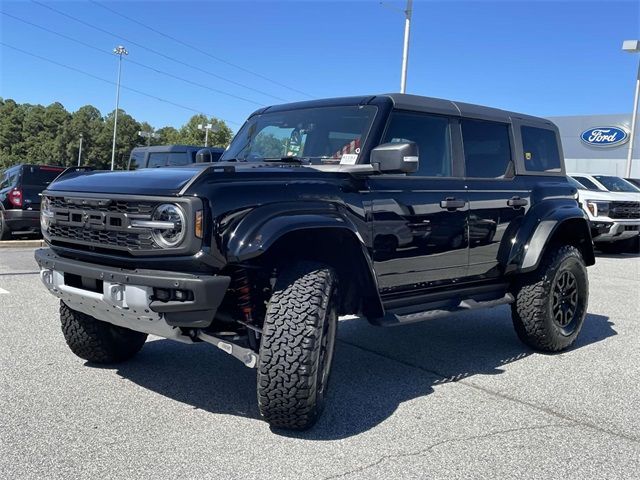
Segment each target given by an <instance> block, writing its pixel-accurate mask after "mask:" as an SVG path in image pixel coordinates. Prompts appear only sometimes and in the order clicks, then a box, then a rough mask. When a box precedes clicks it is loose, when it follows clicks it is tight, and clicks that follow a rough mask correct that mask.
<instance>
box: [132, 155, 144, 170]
mask: <svg viewBox="0 0 640 480" xmlns="http://www.w3.org/2000/svg"><path fill="white" fill-rule="evenodd" d="M143 164H144V152H141V151H137V152H136V151H132V152H131V155H130V156H129V170H136V169H138V168H142V167H143V166H144V165H143Z"/></svg>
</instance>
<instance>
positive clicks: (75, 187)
mask: <svg viewBox="0 0 640 480" xmlns="http://www.w3.org/2000/svg"><path fill="white" fill-rule="evenodd" d="M203 168H206V165H202V164H199V165H197V166H193V167H175V168H171V167H170V168H145V169H142V170H135V171H125V172H122V171H116V172H110V171H92V172H78V173H71V174H69V175H65V176H63V177H62V178H60V179H58V180H56V181H54V182H53V183H51V184H50V185H49V187H48V188H47V190H48V191H50V192H55V191H63V192H81V193H115V194H124V195H135V194H138V195H178V193H179V192H180V190H182V189H183V188H184V186H185V185H186V184H187V183H188V182H189V180H191V179H192V178H193V177H195V176H196V175H197V174H198V173H200V172H201V171H202V169H203Z"/></svg>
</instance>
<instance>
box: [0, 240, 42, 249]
mask: <svg viewBox="0 0 640 480" xmlns="http://www.w3.org/2000/svg"><path fill="white" fill-rule="evenodd" d="M43 246H44V240H4V241H2V242H0V250H2V249H4V248H34V247H43Z"/></svg>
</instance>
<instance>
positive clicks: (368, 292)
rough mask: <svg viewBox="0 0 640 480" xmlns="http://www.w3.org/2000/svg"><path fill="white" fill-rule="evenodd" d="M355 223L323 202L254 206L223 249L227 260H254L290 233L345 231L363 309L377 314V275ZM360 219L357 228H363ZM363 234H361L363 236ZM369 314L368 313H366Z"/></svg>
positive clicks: (363, 225) (231, 234)
mask: <svg viewBox="0 0 640 480" xmlns="http://www.w3.org/2000/svg"><path fill="white" fill-rule="evenodd" d="M357 223H360V222H357V220H356V221H354V220H352V219H351V218H349V216H348V215H347V214H345V213H344V209H343V208H341V207H340V206H338V205H335V204H332V203H324V202H297V203H294V202H278V203H272V204H267V205H263V206H261V207H257V208H255V209H253V210H251V211H250V212H249V213H247V214H246V215H245V216H244V217H243V218H242V219H241V220H240V221H239V222H238V223H237V224H236V225H235V226H234V228H233V229H232V231H230V232H228V233H227V234H225V237H226V238H225V241H224V247H223V251H224V253H225V256H226V261H227V263H243V262H247V261H250V260H252V259H256V258H258V257H260V256H261V255H263V254H265V253H267V252H268V251H269V249H270V248H271V247H272V246H273V245H274V244H276V242H278V240H280V239H282V238H284V237H285V236H286V235H288V234H290V233H294V232H305V231H306V232H309V234H310V235H322V234H323V233H327V234H328V233H329V232H330V231H333V232H335V231H336V230H338V231H340V232H343V233H345V234H346V235H348V236H349V237H350V238H351V239H352V240H353V244H354V246H355V245H357V246H358V247H357V251H355V252H354V255H356V257H355V260H356V262H357V265H359V269H360V270H361V271H360V272H358V273H359V274H360V275H361V278H362V280H363V287H364V288H365V295H364V297H366V298H367V301H368V303H369V305H368V308H367V310H368V311H369V312H373V313H372V315H373V316H377V315H379V314H381V312H382V300H381V298H380V294H379V291H378V281H377V276H376V273H375V270H374V267H373V261H372V259H371V256H370V254H369V251H368V248H367V245H366V240H365V238H364V237H368V235H367V234H366V231H363V232H361V231H360V230H359V229H358V227H357V225H356V224H357ZM366 228H367V226H366V223H364V221H362V222H361V229H366ZM363 235H364V237H363ZM368 316H369V315H368Z"/></svg>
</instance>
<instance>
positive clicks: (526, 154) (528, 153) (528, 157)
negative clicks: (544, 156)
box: [524, 152, 533, 160]
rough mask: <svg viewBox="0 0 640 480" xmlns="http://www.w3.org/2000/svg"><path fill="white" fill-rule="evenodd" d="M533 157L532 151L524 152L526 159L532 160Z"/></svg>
mask: <svg viewBox="0 0 640 480" xmlns="http://www.w3.org/2000/svg"><path fill="white" fill-rule="evenodd" d="M531 157H533V155H531V152H524V158H525V159H526V160H531Z"/></svg>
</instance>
